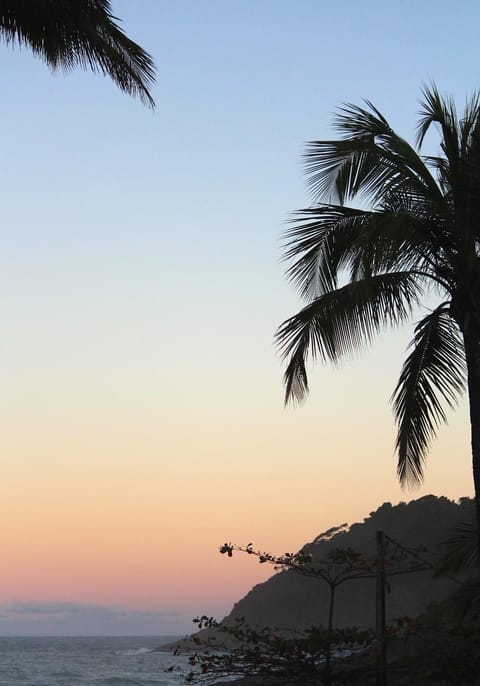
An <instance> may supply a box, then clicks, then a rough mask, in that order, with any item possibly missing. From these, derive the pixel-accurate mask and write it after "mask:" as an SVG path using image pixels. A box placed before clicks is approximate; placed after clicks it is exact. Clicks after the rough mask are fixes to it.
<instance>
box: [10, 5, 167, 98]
mask: <svg viewBox="0 0 480 686" xmlns="http://www.w3.org/2000/svg"><path fill="white" fill-rule="evenodd" d="M117 22H118V19H117V18H116V17H114V16H113V14H112V12H111V5H110V2H109V0H0V36H1V37H2V38H3V39H4V40H5V41H6V42H7V43H12V44H15V43H17V44H18V45H19V46H22V45H26V46H28V47H30V48H31V49H32V50H33V52H34V53H35V54H37V55H39V56H40V57H41V58H42V59H43V60H44V61H45V62H46V63H47V64H48V66H49V67H51V68H52V69H58V68H62V69H64V70H65V71H69V70H71V69H74V68H76V67H81V68H82V69H91V70H92V71H94V72H101V73H103V74H104V75H108V76H109V77H110V78H111V79H112V80H113V81H114V83H115V84H116V85H117V86H118V87H119V88H120V89H121V90H122V91H124V92H126V93H128V94H130V95H134V96H138V97H139V98H140V99H141V100H142V102H144V103H145V104H147V105H148V106H150V107H154V105H155V103H154V100H153V98H152V96H151V95H150V90H149V89H150V87H151V86H152V84H153V81H154V76H155V65H154V62H153V59H152V58H151V57H150V55H149V54H148V53H147V52H145V50H143V48H141V47H140V46H139V45H137V43H134V42H133V41H132V40H130V38H128V37H127V36H126V35H125V33H123V31H122V30H121V29H120V28H119V26H118V23H117Z"/></svg>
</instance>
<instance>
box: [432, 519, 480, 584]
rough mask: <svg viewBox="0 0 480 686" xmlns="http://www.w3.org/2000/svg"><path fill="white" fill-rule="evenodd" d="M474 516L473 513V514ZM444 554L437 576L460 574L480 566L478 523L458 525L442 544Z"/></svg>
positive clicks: (438, 566)
mask: <svg viewBox="0 0 480 686" xmlns="http://www.w3.org/2000/svg"><path fill="white" fill-rule="evenodd" d="M472 515H473V512H472ZM441 547H442V554H441V557H440V560H439V562H438V564H437V566H436V571H435V575H436V576H444V575H448V574H458V573H459V572H465V571H468V570H470V569H475V568H477V567H478V566H479V564H480V558H479V551H478V536H477V525H476V522H475V521H473V519H472V521H471V522H462V523H461V524H458V525H457V526H456V527H455V528H454V529H453V530H452V531H451V532H450V534H449V536H448V538H447V539H446V540H445V541H443V542H442V546H441Z"/></svg>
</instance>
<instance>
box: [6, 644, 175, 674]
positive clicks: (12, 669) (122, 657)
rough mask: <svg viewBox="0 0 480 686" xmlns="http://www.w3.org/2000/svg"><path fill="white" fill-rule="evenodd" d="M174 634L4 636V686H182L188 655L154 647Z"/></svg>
mask: <svg viewBox="0 0 480 686" xmlns="http://www.w3.org/2000/svg"><path fill="white" fill-rule="evenodd" d="M175 638H178V636H143V637H142V636H113V637H107V636H96V637H90V638H70V637H61V638H57V637H41V638H24V637H21V638H10V637H8V638H1V637H0V686H180V685H181V684H182V683H184V676H185V674H186V673H188V671H189V669H188V665H187V657H186V656H179V657H174V656H173V655H172V654H171V653H170V654H169V653H159V652H153V650H154V648H156V647H158V646H160V645H162V644H165V643H168V642H171V641H173V640H175ZM171 667H173V670H171V671H166V670H169V669H170V668H171Z"/></svg>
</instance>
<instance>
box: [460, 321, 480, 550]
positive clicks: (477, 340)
mask: <svg viewBox="0 0 480 686" xmlns="http://www.w3.org/2000/svg"><path fill="white" fill-rule="evenodd" d="M464 341H465V358H466V362H467V373H468V400H469V404H470V428H471V442H472V468H473V483H474V488H475V508H476V520H477V541H478V551H479V555H480V335H479V334H477V333H476V332H475V333H473V332H464Z"/></svg>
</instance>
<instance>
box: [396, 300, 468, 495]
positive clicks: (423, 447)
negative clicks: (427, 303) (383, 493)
mask: <svg viewBox="0 0 480 686" xmlns="http://www.w3.org/2000/svg"><path fill="white" fill-rule="evenodd" d="M410 349H411V352H410V354H409V355H408V357H407V359H406V360H405V363H404V365H403V369H402V373H401V375H400V379H399V381H398V384H397V386H396V388H395V390H394V392H393V395H392V403H393V409H394V414H395V418H396V421H397V424H398V433H397V441H396V448H397V450H398V467H397V471H398V476H399V478H400V482H401V483H402V484H406V483H411V484H414V483H418V482H421V481H422V478H423V464H424V460H425V456H426V452H427V448H428V445H429V443H430V440H431V439H432V438H433V437H434V436H435V433H436V429H437V427H438V425H439V423H440V422H445V421H446V416H445V412H444V409H443V407H442V400H443V401H444V402H446V404H447V405H448V406H450V407H451V406H453V405H455V404H456V402H457V400H458V396H459V395H460V394H461V393H462V392H463V391H464V389H465V375H466V370H465V357H464V353H463V347H462V343H461V340H460V333H459V330H458V326H457V324H456V323H455V322H454V321H453V319H452V318H451V317H450V315H449V312H448V308H447V306H446V305H445V304H442V305H440V306H439V307H438V308H437V309H436V310H434V311H433V312H432V313H430V314H429V315H427V316H426V317H425V318H424V319H422V321H420V322H419V323H418V324H417V326H416V327H415V334H414V338H413V341H412V342H411V344H410Z"/></svg>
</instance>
